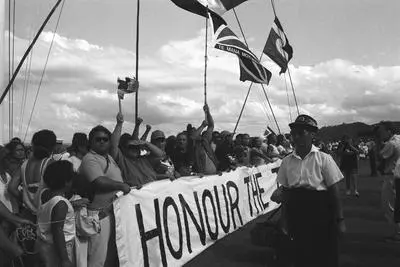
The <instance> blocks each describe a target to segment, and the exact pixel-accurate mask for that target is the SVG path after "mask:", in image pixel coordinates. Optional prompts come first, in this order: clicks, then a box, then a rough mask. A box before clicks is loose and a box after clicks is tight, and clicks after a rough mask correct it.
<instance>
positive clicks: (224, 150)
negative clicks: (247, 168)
mask: <svg viewBox="0 0 400 267" xmlns="http://www.w3.org/2000/svg"><path fill="white" fill-rule="evenodd" d="M221 137H222V142H221V144H220V145H218V146H217V148H216V149H215V156H216V157H217V159H218V162H219V165H218V170H219V171H229V170H230V169H234V168H235V166H234V165H235V164H234V162H233V160H234V152H233V147H234V146H233V140H232V139H233V133H231V132H229V131H222V132H221Z"/></svg>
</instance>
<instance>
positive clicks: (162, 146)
mask: <svg viewBox="0 0 400 267" xmlns="http://www.w3.org/2000/svg"><path fill="white" fill-rule="evenodd" d="M166 143H167V142H166V141H165V137H159V138H157V139H154V140H153V144H154V145H155V146H156V147H158V148H159V149H161V150H162V151H165V145H166Z"/></svg>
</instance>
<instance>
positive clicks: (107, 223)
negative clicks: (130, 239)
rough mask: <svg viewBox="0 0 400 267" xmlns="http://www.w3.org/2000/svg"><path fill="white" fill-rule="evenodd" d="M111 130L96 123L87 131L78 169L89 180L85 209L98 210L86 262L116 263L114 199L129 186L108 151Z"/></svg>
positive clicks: (99, 263)
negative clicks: (85, 149)
mask: <svg viewBox="0 0 400 267" xmlns="http://www.w3.org/2000/svg"><path fill="white" fill-rule="evenodd" d="M110 139H111V132H110V131H109V130H108V129H107V128H105V127H104V126H101V125H98V126H96V127H94V128H93V129H92V130H91V131H90V133H89V146H90V150H89V152H88V153H87V154H86V155H85V156H84V157H83V159H82V163H81V166H80V167H79V173H80V174H81V175H82V176H83V177H85V178H86V179H87V181H89V182H90V186H91V189H92V190H93V194H94V197H93V201H92V202H91V203H90V204H89V205H88V209H90V210H97V211H99V219H100V227H101V231H100V233H98V234H96V235H93V236H90V237H89V241H88V248H89V251H88V255H89V256H88V266H117V265H118V255H117V249H116V247H115V231H114V229H115V217H114V212H113V205H112V203H113V200H114V199H115V194H116V193H117V192H118V191H122V192H123V193H124V194H127V193H129V191H130V190H131V188H130V186H129V185H128V184H127V183H124V181H123V179H122V175H121V170H120V169H119V167H118V165H117V163H116V162H115V161H114V159H113V158H112V157H111V156H110V155H109V151H110V146H111V142H110Z"/></svg>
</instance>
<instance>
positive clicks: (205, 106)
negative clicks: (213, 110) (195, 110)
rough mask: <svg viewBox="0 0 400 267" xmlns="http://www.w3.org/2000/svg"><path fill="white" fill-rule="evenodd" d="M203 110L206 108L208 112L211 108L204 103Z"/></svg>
mask: <svg viewBox="0 0 400 267" xmlns="http://www.w3.org/2000/svg"><path fill="white" fill-rule="evenodd" d="M203 110H204V112H206V113H208V112H209V111H210V109H209V108H208V105H207V104H204V106H203Z"/></svg>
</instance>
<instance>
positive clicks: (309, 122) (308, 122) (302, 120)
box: [289, 114, 318, 132]
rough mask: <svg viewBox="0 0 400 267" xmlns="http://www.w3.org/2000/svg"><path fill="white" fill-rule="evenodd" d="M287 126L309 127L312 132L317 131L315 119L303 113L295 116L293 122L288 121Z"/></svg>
mask: <svg viewBox="0 0 400 267" xmlns="http://www.w3.org/2000/svg"><path fill="white" fill-rule="evenodd" d="M289 127H290V128H297V127H301V128H307V129H311V130H313V131H314V132H316V131H318V125H317V121H316V120H315V119H314V118H312V117H311V116H308V115H305V114H302V115H299V116H297V118H296V120H295V121H294V122H292V123H289Z"/></svg>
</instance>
